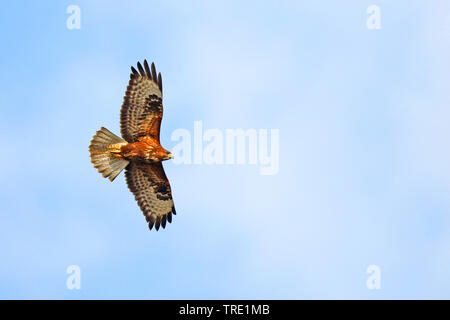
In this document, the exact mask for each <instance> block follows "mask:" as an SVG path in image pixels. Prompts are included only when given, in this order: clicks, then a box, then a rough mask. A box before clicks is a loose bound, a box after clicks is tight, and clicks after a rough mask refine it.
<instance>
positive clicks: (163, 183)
mask: <svg viewBox="0 0 450 320" xmlns="http://www.w3.org/2000/svg"><path fill="white" fill-rule="evenodd" d="M162 116H163V106H162V79H161V74H160V73H159V74H157V73H156V68H155V65H154V64H153V63H152V65H151V68H150V67H149V65H148V63H147V61H146V60H144V66H142V65H141V63H140V62H138V63H137V70H136V69H135V68H134V67H131V74H130V81H129V83H128V87H127V91H126V93H125V97H124V101H123V104H122V109H121V111H120V132H121V134H122V138H123V139H121V138H120V137H118V136H116V135H114V134H113V133H112V132H110V131H109V130H108V129H106V128H103V127H102V128H101V129H100V130H99V131H97V133H96V135H95V136H94V137H93V139H92V141H91V144H90V146H89V152H90V155H91V162H92V163H93V164H94V167H95V168H97V169H98V171H99V172H100V173H101V174H102V175H103V177H105V178H109V179H110V180H111V181H113V180H114V179H115V178H116V177H117V175H118V174H119V173H120V172H121V171H122V170H123V169H126V172H125V178H126V181H127V184H128V187H129V189H130V190H131V192H132V193H133V194H134V196H135V199H136V200H137V202H138V205H139V207H140V208H141V210H142V212H143V213H144V216H145V219H146V220H147V222H148V225H149V228H150V230H151V229H152V228H153V227H155V229H156V230H159V228H160V226H162V227H163V228H165V227H166V222H167V221H168V222H169V223H170V222H172V214H176V212H175V207H174V204H173V200H172V191H171V189H170V184H169V180H168V179H167V177H166V174H165V172H164V168H163V166H162V163H161V162H162V161H164V160H168V159H170V158H172V154H171V153H170V152H169V151H167V150H166V149H164V148H163V147H162V146H161V144H160V141H159V132H160V128H161V120H162Z"/></svg>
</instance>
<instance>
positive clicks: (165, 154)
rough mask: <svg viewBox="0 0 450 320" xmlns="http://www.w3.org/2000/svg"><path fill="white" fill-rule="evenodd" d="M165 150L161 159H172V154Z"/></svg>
mask: <svg viewBox="0 0 450 320" xmlns="http://www.w3.org/2000/svg"><path fill="white" fill-rule="evenodd" d="M164 151H165V153H164V156H163V160H169V159H172V158H173V154H171V153H170V152H169V151H167V150H164Z"/></svg>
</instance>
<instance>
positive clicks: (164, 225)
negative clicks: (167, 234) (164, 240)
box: [161, 216, 167, 229]
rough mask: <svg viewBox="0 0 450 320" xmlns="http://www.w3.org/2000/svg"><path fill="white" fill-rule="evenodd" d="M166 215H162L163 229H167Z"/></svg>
mask: <svg viewBox="0 0 450 320" xmlns="http://www.w3.org/2000/svg"><path fill="white" fill-rule="evenodd" d="M166 219H167V218H166V216H164V217H162V220H161V226H162V227H163V229H165V228H166Z"/></svg>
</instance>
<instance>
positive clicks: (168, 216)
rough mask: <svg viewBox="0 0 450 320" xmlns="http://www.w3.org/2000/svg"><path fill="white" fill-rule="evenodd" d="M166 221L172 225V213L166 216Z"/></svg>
mask: <svg viewBox="0 0 450 320" xmlns="http://www.w3.org/2000/svg"><path fill="white" fill-rule="evenodd" d="M167 221H169V223H172V212H169V214H168V215H167Z"/></svg>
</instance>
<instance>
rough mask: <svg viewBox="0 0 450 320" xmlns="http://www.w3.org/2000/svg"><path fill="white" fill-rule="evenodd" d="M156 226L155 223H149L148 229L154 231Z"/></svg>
mask: <svg viewBox="0 0 450 320" xmlns="http://www.w3.org/2000/svg"><path fill="white" fill-rule="evenodd" d="M154 224H155V223H154V222H149V223H148V228H149V229H150V230H152V229H153V225H154Z"/></svg>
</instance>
